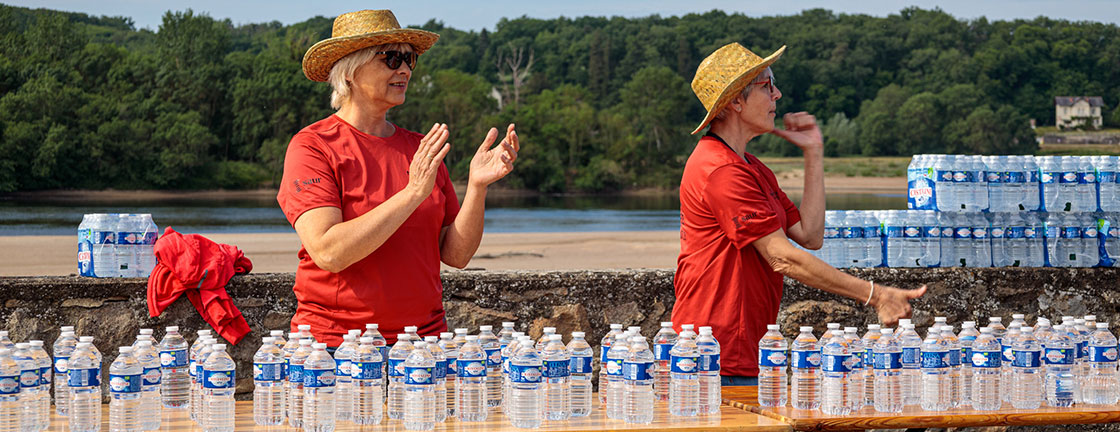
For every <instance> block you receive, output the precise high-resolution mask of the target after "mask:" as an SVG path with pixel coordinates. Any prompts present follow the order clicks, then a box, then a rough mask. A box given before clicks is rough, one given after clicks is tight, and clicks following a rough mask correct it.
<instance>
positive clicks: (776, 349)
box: [693, 324, 862, 407]
mask: <svg viewBox="0 0 1120 432" xmlns="http://www.w3.org/2000/svg"><path fill="white" fill-rule="evenodd" d="M693 345H695V344H693ZM788 351H789V341H787V340H786V338H785V337H784V336H782V332H781V331H780V328H779V327H778V325H777V324H767V325H766V334H764V335H762V339H761V340H759V341H758V404H759V405H760V406H764V407H776V406H785V405H786V400H787V399H788V396H787V391H788V390H787V388H786V382H787V381H788V376H787V374H786V364H787V363H789V361H788V360H789V356H788V355H787V354H786V353H787V352H788ZM693 375H695V372H693ZM693 378H695V377H693ZM860 396H861V397H862V395H860Z"/></svg>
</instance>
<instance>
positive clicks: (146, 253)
mask: <svg viewBox="0 0 1120 432" xmlns="http://www.w3.org/2000/svg"><path fill="white" fill-rule="evenodd" d="M137 217H138V218H139V224H138V227H139V228H140V233H141V234H142V237H141V238H140V241H139V246H140V247H138V248H137V249H136V277H142V278H146V277H148V276H150V275H151V274H152V269H153V268H155V266H156V253H155V245H156V239H158V238H159V227H157V226H156V223H155V221H153V220H152V215H151V214H147V213H145V214H140V215H137Z"/></svg>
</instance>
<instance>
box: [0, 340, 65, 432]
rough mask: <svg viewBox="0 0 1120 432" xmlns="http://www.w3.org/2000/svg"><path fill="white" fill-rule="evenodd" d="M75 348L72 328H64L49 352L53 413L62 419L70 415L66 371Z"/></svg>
mask: <svg viewBox="0 0 1120 432" xmlns="http://www.w3.org/2000/svg"><path fill="white" fill-rule="evenodd" d="M77 346H78V338H77V337H76V336H75V335H74V327H72V326H64V327H62V333H61V334H60V335H59V336H58V339H55V341H54V349H53V350H51V352H53V353H54V399H55V413H57V414H58V415H60V416H62V417H66V416H67V415H69V414H70V389H69V387H67V385H66V371H67V370H69V363H70V355H71V354H73V353H74V348H75V347H77ZM0 429H2V427H0Z"/></svg>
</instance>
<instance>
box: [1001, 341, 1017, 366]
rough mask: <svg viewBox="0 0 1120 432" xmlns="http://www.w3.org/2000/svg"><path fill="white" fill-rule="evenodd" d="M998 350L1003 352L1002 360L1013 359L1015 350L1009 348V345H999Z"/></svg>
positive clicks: (1009, 360)
mask: <svg viewBox="0 0 1120 432" xmlns="http://www.w3.org/2000/svg"><path fill="white" fill-rule="evenodd" d="M1000 352H1002V353H1003V361H1005V362H1008V363H1010V362H1012V361H1015V352H1014V351H1013V350H1012V349H1011V345H1001V346H1000Z"/></svg>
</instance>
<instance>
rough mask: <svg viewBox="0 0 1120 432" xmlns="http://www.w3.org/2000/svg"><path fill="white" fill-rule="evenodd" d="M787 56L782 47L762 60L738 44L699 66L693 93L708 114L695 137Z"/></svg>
mask: <svg viewBox="0 0 1120 432" xmlns="http://www.w3.org/2000/svg"><path fill="white" fill-rule="evenodd" d="M784 52H786V47H785V45H782V47H781V48H778V50H777V51H775V52H774V53H773V54H770V57H766V58H762V57H759V56H758V55H757V54H755V53H753V52H751V50H749V49H746V48H744V47H743V46H742V45H739V44H738V43H730V44H727V45H724V46H723V47H721V48H720V49H718V50H716V52H714V53H712V55H710V56H708V58H705V59H704V61H702V62H700V66H699V67H697V68H696V77H695V78H693V79H692V92H693V93H696V97H697V98H699V99H700V103H702V104H704V109H706V110H708V114H707V115H706V116H704V121H702V122H700V126H697V127H696V130H694V131H692V133H693V134H694V135H695V134H696V133H697V132H700V130H701V129H704V127H705V126H707V125H708V123H711V121H712V119H713V118H715V117H716V114H719V112H720V111H722V110H723V108H724V107H726V106H727V104H729V103H731V100H732V99H735V97H736V96H738V95H739V93H741V92H742V91H743V89H744V88H746V87H747V84H750V82H751V81H754V79H755V77H757V76H758V74H760V73H762V71H764V70H766V68H767V67H770V64H771V63H774V61H775V60H777V59H778V57H781V56H782V53H784Z"/></svg>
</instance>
